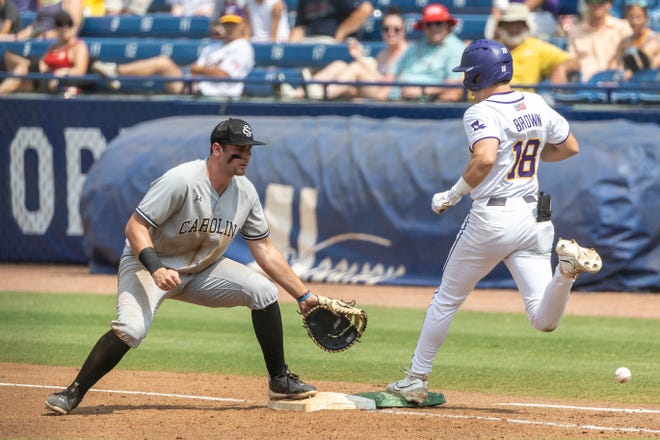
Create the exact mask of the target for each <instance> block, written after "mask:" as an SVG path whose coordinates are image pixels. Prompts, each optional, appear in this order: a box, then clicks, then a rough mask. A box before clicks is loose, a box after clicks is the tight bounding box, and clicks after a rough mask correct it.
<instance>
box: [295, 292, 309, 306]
mask: <svg viewBox="0 0 660 440" xmlns="http://www.w3.org/2000/svg"><path fill="white" fill-rule="evenodd" d="M310 296H312V292H311V291H308V292H307V293H306V294H304V295H303V296H299V297H298V298H296V301H298V304H300V303H302V302H303V301H305V300H306V299H307V298H309V297H310Z"/></svg>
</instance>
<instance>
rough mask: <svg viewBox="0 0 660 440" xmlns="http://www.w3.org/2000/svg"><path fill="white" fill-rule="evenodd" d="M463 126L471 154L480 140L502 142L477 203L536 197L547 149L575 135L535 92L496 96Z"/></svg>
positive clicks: (474, 195) (476, 193) (472, 113)
mask: <svg viewBox="0 0 660 440" xmlns="http://www.w3.org/2000/svg"><path fill="white" fill-rule="evenodd" d="M463 125H464V128H465V133H466V134H467V138H468V143H469V148H470V151H472V148H473V146H474V144H475V143H476V142H477V141H479V140H481V139H486V138H496V139H498V140H499V141H500V146H499V148H498V151H497V159H496V161H495V164H494V165H493V169H492V170H491V171H490V173H489V174H488V176H486V178H485V179H484V180H483V182H481V183H480V184H479V185H477V186H476V187H475V188H474V189H473V190H472V192H471V193H470V195H471V196H472V198H473V199H475V200H476V199H480V198H486V197H522V196H527V195H536V193H537V192H538V179H537V174H536V172H537V170H538V165H539V161H540V160H541V158H540V156H541V151H542V150H543V147H544V146H545V144H546V142H549V143H552V144H558V143H562V142H564V141H565V140H566V139H567V138H568V136H569V134H570V129H569V125H568V121H567V120H566V119H565V118H564V117H563V116H561V115H560V114H559V113H557V112H556V111H555V110H554V109H552V108H551V107H550V106H549V105H548V104H547V103H546V102H545V101H544V100H543V98H542V97H541V96H539V95H538V94H536V93H531V92H518V91H511V92H507V93H500V94H495V95H492V96H490V97H489V98H488V99H486V100H484V101H481V102H479V103H477V104H475V105H473V106H472V107H470V108H469V109H468V110H467V111H466V112H465V115H464V116H463Z"/></svg>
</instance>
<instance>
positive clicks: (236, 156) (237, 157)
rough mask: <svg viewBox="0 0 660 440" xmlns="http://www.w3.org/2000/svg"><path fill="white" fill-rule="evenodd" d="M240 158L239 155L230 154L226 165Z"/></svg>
mask: <svg viewBox="0 0 660 440" xmlns="http://www.w3.org/2000/svg"><path fill="white" fill-rule="evenodd" d="M240 158H241V155H240V154H236V153H234V154H232V155H231V156H229V159H228V160H227V163H231V161H232V160H234V159H240Z"/></svg>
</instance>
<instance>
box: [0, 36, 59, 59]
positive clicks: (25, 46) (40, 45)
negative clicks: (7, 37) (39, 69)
mask: <svg viewBox="0 0 660 440" xmlns="http://www.w3.org/2000/svg"><path fill="white" fill-rule="evenodd" d="M51 44H53V43H52V41H30V40H26V41H2V42H0V55H1V54H4V52H5V50H10V51H12V52H14V53H16V54H18V55H21V56H23V57H30V56H41V55H43V54H44V53H45V52H46V49H48V47H49V46H50V45H51Z"/></svg>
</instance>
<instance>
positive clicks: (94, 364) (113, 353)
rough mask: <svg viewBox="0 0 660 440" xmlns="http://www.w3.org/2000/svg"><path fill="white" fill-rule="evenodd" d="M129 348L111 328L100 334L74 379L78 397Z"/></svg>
mask: <svg viewBox="0 0 660 440" xmlns="http://www.w3.org/2000/svg"><path fill="white" fill-rule="evenodd" d="M129 349H130V347H129V346H128V345H126V343H125V342H124V341H122V340H121V339H119V338H118V337H117V335H115V332H114V331H112V330H110V331H108V332H107V333H106V334H104V335H103V336H101V338H100V339H99V340H98V342H97V343H96V345H95V346H94V348H93V349H92V351H91V352H90V353H89V356H87V360H86V361H85V363H84V364H83V366H82V368H81V369H80V372H79V373H78V376H77V377H76V380H75V381H74V384H77V386H78V392H79V394H80V397H82V396H84V395H85V393H86V392H87V390H89V389H90V388H91V387H92V386H93V385H94V384H95V383H96V382H98V381H99V380H100V379H101V378H102V377H103V376H105V375H106V374H107V373H108V372H109V371H110V370H112V369H113V368H114V367H115V366H116V365H117V364H118V363H119V361H120V360H121V358H122V357H124V355H125V354H126V352H127V351H128V350H129Z"/></svg>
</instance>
